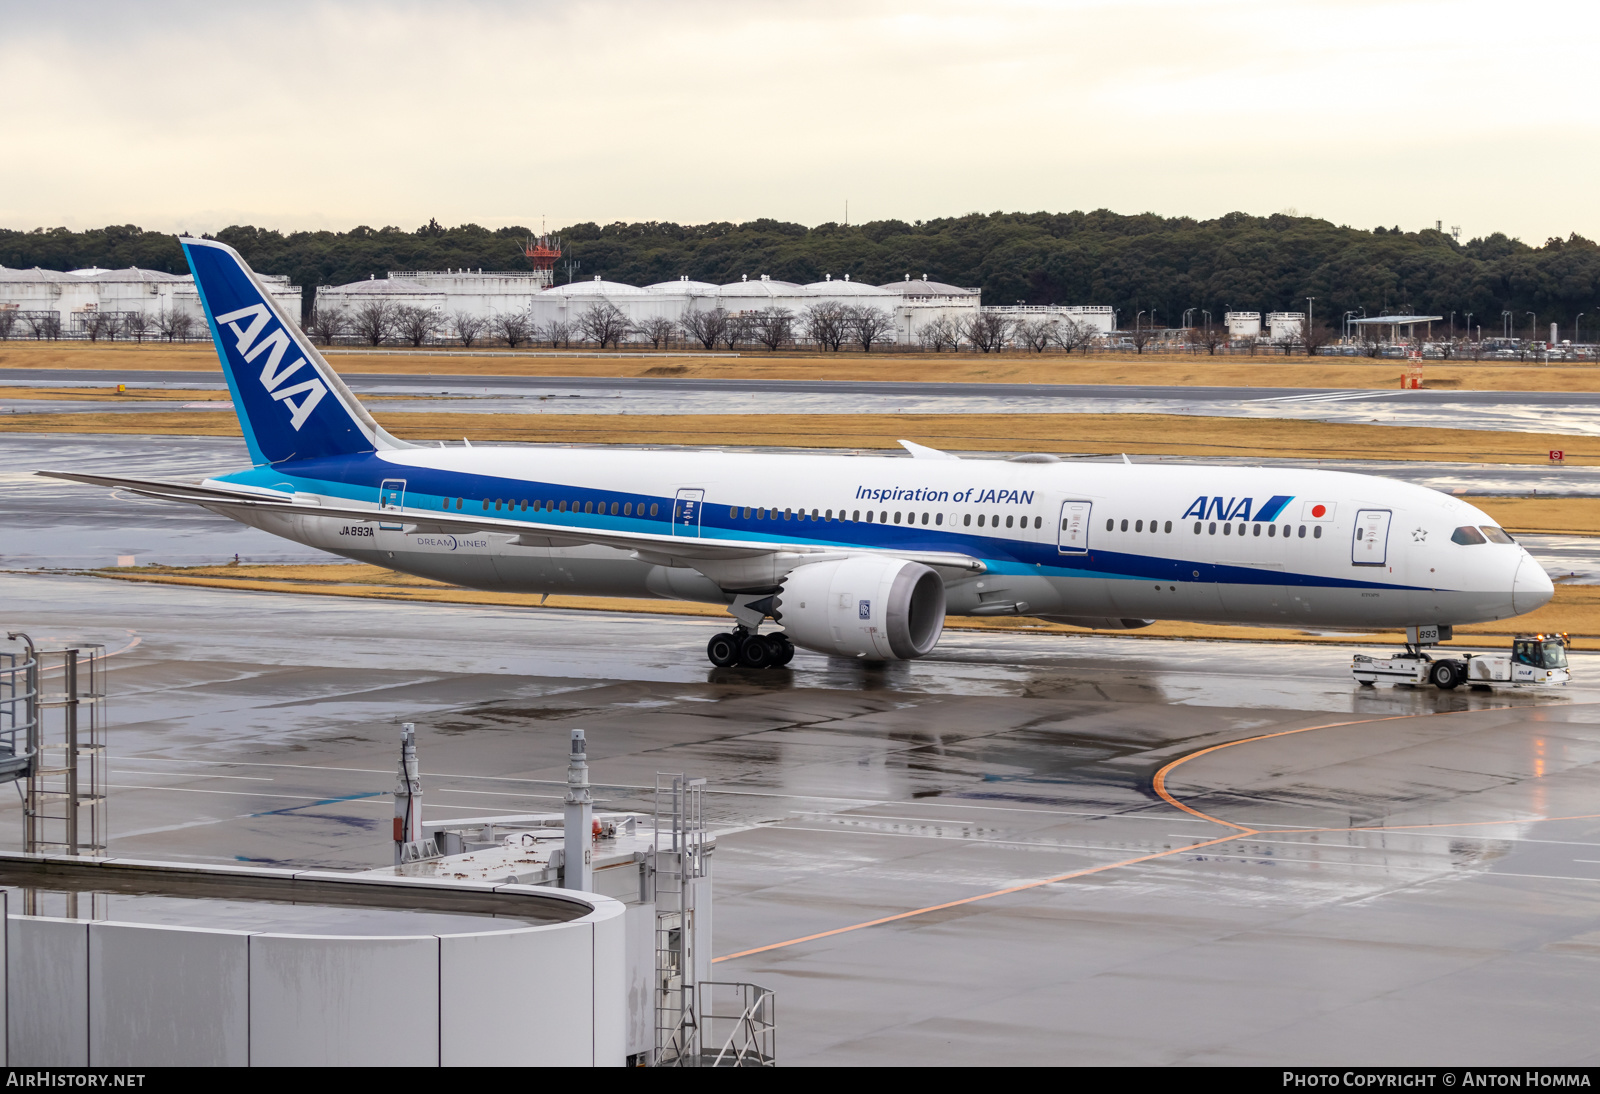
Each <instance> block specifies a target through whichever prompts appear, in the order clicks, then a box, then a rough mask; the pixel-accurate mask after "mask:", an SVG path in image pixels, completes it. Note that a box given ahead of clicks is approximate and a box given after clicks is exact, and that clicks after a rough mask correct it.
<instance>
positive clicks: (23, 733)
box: [0, 632, 39, 782]
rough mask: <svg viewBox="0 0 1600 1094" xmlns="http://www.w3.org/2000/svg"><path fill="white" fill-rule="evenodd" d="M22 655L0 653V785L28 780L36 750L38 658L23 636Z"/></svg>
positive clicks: (18, 637)
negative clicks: (0, 783) (1, 783)
mask: <svg viewBox="0 0 1600 1094" xmlns="http://www.w3.org/2000/svg"><path fill="white" fill-rule="evenodd" d="M6 637H7V638H8V639H10V640H11V641H13V642H15V641H21V642H22V643H23V644H24V645H23V648H22V651H21V652H18V651H15V650H3V651H0V782H15V781H16V780H18V779H25V778H27V777H28V776H29V775H30V774H31V773H32V771H33V758H34V756H35V755H37V754H38V750H39V741H38V736H39V704H38V700H39V657H38V654H37V653H36V652H35V651H34V648H33V641H32V640H31V639H30V638H28V636H27V635H25V634H20V633H18V632H12V633H11V634H8V635H6Z"/></svg>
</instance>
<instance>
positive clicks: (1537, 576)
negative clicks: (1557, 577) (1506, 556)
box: [1511, 551, 1556, 615]
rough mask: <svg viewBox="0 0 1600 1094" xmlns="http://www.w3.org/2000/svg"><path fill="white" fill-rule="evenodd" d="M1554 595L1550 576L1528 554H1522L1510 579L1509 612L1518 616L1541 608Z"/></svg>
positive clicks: (1553, 586)
mask: <svg viewBox="0 0 1600 1094" xmlns="http://www.w3.org/2000/svg"><path fill="white" fill-rule="evenodd" d="M1555 595H1556V587H1555V585H1554V584H1553V583H1552V582H1551V580H1550V575H1549V574H1547V573H1545V572H1544V567H1543V566H1541V565H1539V562H1538V560H1536V559H1535V558H1534V557H1533V556H1532V555H1530V554H1528V552H1526V551H1524V552H1522V560H1521V561H1520V562H1518V563H1517V573H1516V576H1515V577H1513V578H1512V579H1511V610H1512V611H1514V612H1516V613H1517V614H1518V615H1523V614H1525V613H1527V612H1531V611H1533V610H1534V609H1535V608H1542V607H1544V606H1545V605H1546V604H1548V603H1550V598H1551V597H1553V596H1555Z"/></svg>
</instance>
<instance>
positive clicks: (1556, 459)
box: [1550, 448, 1567, 463]
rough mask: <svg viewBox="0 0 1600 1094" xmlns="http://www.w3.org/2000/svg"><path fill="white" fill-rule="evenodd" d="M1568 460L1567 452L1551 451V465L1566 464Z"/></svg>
mask: <svg viewBox="0 0 1600 1094" xmlns="http://www.w3.org/2000/svg"><path fill="white" fill-rule="evenodd" d="M1566 459H1567V454H1566V453H1565V452H1563V451H1562V450H1561V449H1559V448H1552V449H1551V450H1550V462H1551V463H1565V462H1566Z"/></svg>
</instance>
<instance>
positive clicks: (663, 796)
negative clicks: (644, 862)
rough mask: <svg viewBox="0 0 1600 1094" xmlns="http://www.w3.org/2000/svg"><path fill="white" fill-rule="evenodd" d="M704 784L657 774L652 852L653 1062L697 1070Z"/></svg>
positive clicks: (705, 958) (706, 959) (702, 957)
mask: <svg viewBox="0 0 1600 1094" xmlns="http://www.w3.org/2000/svg"><path fill="white" fill-rule="evenodd" d="M705 785H706V781H705V780H704V779H691V778H689V777H687V776H685V775H668V774H664V773H659V772H658V773H657V774H656V786H655V837H654V847H653V850H652V851H651V862H652V864H653V879H654V893H655V904H656V977H655V985H654V986H655V993H656V998H655V1017H656V1044H655V1061H654V1062H655V1063H656V1064H657V1065H660V1066H666V1067H695V1066H697V1065H698V1064H699V1062H700V1053H701V1047H702V1043H703V1042H702V1037H701V1028H700V1018H699V1015H698V1014H696V1012H695V981H696V979H697V975H696V967H697V966H698V965H700V964H702V963H703V964H705V965H706V968H708V969H709V968H710V965H709V960H710V956H711V955H710V954H704V955H702V954H699V953H697V947H696V936H697V934H698V932H697V930H696V926H697V924H696V903H697V896H698V894H699V890H700V889H701V888H702V886H700V885H697V884H696V882H697V881H698V880H699V879H701V878H703V877H705V876H706V855H705V812H704V804H703V803H704V799H705Z"/></svg>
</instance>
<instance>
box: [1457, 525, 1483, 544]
mask: <svg viewBox="0 0 1600 1094" xmlns="http://www.w3.org/2000/svg"><path fill="white" fill-rule="evenodd" d="M1450 542H1451V543H1459V544H1461V546H1463V547H1472V546H1474V545H1476V544H1479V543H1488V542H1489V541H1488V540H1487V539H1485V538H1484V536H1483V533H1482V532H1480V531H1478V530H1477V529H1476V528H1474V527H1473V526H1472V525H1470V524H1467V525H1463V526H1462V527H1460V528H1457V529H1456V530H1455V531H1454V532H1451V533H1450Z"/></svg>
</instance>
